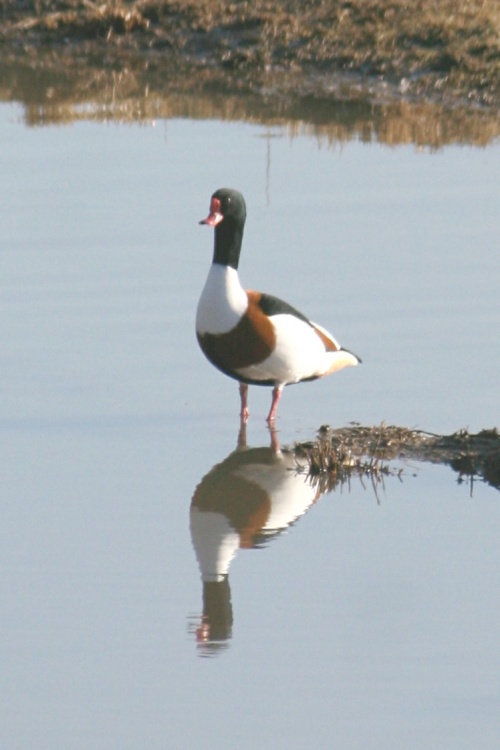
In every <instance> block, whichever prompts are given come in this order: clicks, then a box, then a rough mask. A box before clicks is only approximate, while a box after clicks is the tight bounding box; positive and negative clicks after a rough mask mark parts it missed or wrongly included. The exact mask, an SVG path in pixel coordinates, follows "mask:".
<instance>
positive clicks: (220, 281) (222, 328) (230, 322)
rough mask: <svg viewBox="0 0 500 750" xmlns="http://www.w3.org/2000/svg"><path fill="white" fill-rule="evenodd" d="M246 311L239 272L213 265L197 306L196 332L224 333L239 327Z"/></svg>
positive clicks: (245, 300) (246, 298)
mask: <svg viewBox="0 0 500 750" xmlns="http://www.w3.org/2000/svg"><path fill="white" fill-rule="evenodd" d="M247 307H248V297H247V294H246V292H245V290H244V289H243V287H242V286H241V284H240V280H239V278H238V272H237V271H236V270H235V269H234V268H230V267H229V266H221V265H219V264H217V263H214V264H213V265H212V266H211V267H210V271H209V272H208V276H207V280H206V282H205V286H204V288H203V291H202V293H201V297H200V301H199V302H198V309H197V311H196V332H197V333H199V334H201V335H203V334H204V333H227V331H230V330H231V329H232V328H234V327H235V326H236V325H237V324H238V322H239V320H240V318H241V316H242V315H243V314H244V313H245V311H246V309H247Z"/></svg>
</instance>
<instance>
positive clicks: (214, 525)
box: [190, 424, 321, 656]
mask: <svg viewBox="0 0 500 750" xmlns="http://www.w3.org/2000/svg"><path fill="white" fill-rule="evenodd" d="M298 469H299V465H298V462H297V459H296V457H295V455H294V454H293V453H292V452H287V451H283V452H282V451H281V449H280V446H279V443H278V438H277V435H276V432H275V430H274V429H271V430H270V446H269V447H262V448H248V447H247V445H246V426H245V425H244V424H242V425H241V427H240V433H239V436H238V445H237V448H236V450H234V451H233V452H232V453H230V454H229V456H227V458H225V459H224V460H223V461H222V462H221V463H219V464H216V465H215V466H214V467H213V469H211V471H209V472H208V474H206V476H204V477H203V479H202V480H201V482H200V483H199V485H198V486H197V487H196V490H195V492H194V495H193V498H192V501H191V509H190V527H191V539H192V543H193V547H194V550H195V553H196V557H197V560H198V566H199V569H200V573H201V580H202V583H203V614H202V616H201V622H199V624H198V625H197V626H196V628H195V630H196V640H197V643H198V647H199V653H200V655H201V656H210V655H215V654H217V653H219V652H220V651H221V650H223V649H224V648H227V646H228V642H229V640H230V639H231V637H232V627H233V608H232V603H231V589H230V585H229V567H230V565H231V562H232V560H233V559H234V557H235V555H236V553H237V551H238V550H239V549H241V548H243V549H251V548H256V547H260V546H262V545H263V544H265V543H266V542H267V541H268V540H270V539H272V538H274V537H276V536H278V535H279V534H280V533H281V532H283V531H284V530H285V529H287V528H288V527H289V526H290V525H291V524H292V523H293V522H294V521H296V520H297V519H298V518H299V517H300V516H301V515H303V514H304V513H305V512H306V510H307V509H308V508H309V507H310V505H312V504H313V503H314V502H315V501H316V500H317V499H318V497H319V496H320V494H321V493H320V492H319V491H318V489H317V488H315V487H313V486H311V483H310V482H309V481H308V479H307V477H306V475H305V474H302V473H299V471H298Z"/></svg>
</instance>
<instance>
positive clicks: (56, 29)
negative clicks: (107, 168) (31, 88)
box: [0, 0, 500, 106]
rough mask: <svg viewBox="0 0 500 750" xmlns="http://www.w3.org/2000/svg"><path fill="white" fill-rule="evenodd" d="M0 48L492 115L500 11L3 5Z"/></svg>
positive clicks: (59, 1)
mask: <svg viewBox="0 0 500 750" xmlns="http://www.w3.org/2000/svg"><path fill="white" fill-rule="evenodd" d="M0 38H2V39H3V41H4V43H8V44H9V45H10V46H11V47H12V45H14V47H15V46H16V45H17V48H18V49H20V48H23V49H24V50H27V49H29V48H30V47H33V46H35V47H38V48H39V47H42V46H45V47H46V46H47V45H50V46H51V48H52V49H53V50H55V49H57V48H61V47H64V48H65V49H66V51H68V49H70V48H72V49H73V50H74V52H75V53H78V54H81V53H82V52H84V53H87V54H89V55H96V54H97V53H98V52H99V53H101V54H106V56H107V59H108V60H109V61H110V62H113V63H114V64H116V63H117V61H119V60H120V58H121V59H122V61H123V59H124V57H123V56H124V55H125V56H126V55H130V54H132V53H135V54H140V55H142V56H143V57H144V55H148V56H149V57H151V58H155V56H158V55H161V57H162V58H163V59H165V58H166V57H169V56H170V57H173V56H176V57H177V58H181V59H182V60H183V61H185V62H189V64H190V65H191V66H193V67H194V69H196V70H198V71H199V70H201V69H207V68H209V69H210V68H212V69H217V70H219V71H223V72H224V73H225V77H224V84H225V85H226V86H227V87H232V89H233V90H238V91H245V92H246V93H249V92H254V93H255V92H261V91H262V89H263V88H264V89H267V90H269V91H273V90H274V91H278V92H282V93H289V92H290V91H299V93H301V94H304V93H307V92H308V93H309V94H310V95H312V96H315V97H321V96H326V95H327V94H328V92H329V91H330V90H331V87H332V85H333V87H334V88H335V87H336V86H338V76H341V77H343V83H344V86H345V87H346V89H347V88H348V86H349V83H350V82H352V81H353V80H355V81H356V83H359V81H360V80H363V81H364V82H365V83H366V85H367V87H368V88H370V85H371V86H372V87H373V86H374V91H372V94H373V95H374V96H382V95H384V94H387V87H389V88H390V89H391V94H394V93H395V92H396V93H398V94H399V95H400V96H401V95H404V96H405V97H425V98H427V99H429V98H431V99H433V100H436V101H448V102H451V101H455V102H456V101H467V102H474V103H477V104H482V105H490V106H498V105H499V104H500V3H499V2H498V0H377V2H367V0H337V1H335V0H307V1H303V2H298V0H282V1H281V2H268V1H266V0H253V1H252V2H249V1H248V0H243V1H240V2H236V1H235V2H227V1H226V2H221V1H220V0H176V1H175V2H174V1H171V0H135V2H125V1H122V0H114V1H108V2H102V3H101V2H98V1H97V2H94V0H24V2H23V1H22V0H19V1H18V2H8V1H7V0H3V2H1V3H0ZM332 76H333V77H337V78H336V79H335V81H336V82H335V81H333V84H332Z"/></svg>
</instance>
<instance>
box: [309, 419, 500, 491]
mask: <svg viewBox="0 0 500 750" xmlns="http://www.w3.org/2000/svg"><path fill="white" fill-rule="evenodd" d="M295 452H296V455H297V456H298V457H300V458H304V457H305V458H306V459H307V462H308V466H309V476H310V477H311V478H312V479H313V480H314V481H317V482H318V483H319V484H320V488H321V490H323V491H324V490H327V489H333V488H334V487H336V486H338V485H339V484H344V483H346V482H348V481H350V480H351V478H352V477H353V476H357V477H360V478H369V479H370V481H371V482H372V484H373V485H374V486H375V487H376V486H377V485H378V484H379V483H381V482H382V481H383V479H384V477H386V476H388V475H391V474H396V475H398V476H401V474H402V463H401V462H402V461H403V462H405V461H407V460H411V461H413V462H415V461H420V462H429V463H434V464H444V465H447V466H450V467H451V468H452V469H453V470H454V471H455V472H456V473H457V474H458V481H459V482H463V481H469V482H471V483H472V481H473V480H474V479H480V480H482V481H485V482H487V483H488V484H490V485H492V486H493V487H496V488H497V489H500V434H499V432H498V430H496V429H491V430H482V431H481V432H479V433H477V434H470V433H469V432H468V431H467V430H460V431H459V432H456V433H454V434H453V435H435V434H432V433H429V432H424V431H422V430H411V429H408V428H406V427H395V426H389V425H386V424H382V425H379V426H378V427H362V426H359V425H355V426H350V427H344V428H341V429H336V430H331V429H329V428H328V427H323V428H322V429H321V430H320V432H319V436H318V439H317V440H316V441H314V442H310V443H299V444H298V445H296V446H295Z"/></svg>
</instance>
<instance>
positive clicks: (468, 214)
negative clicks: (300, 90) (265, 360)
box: [0, 106, 500, 750]
mask: <svg viewBox="0 0 500 750" xmlns="http://www.w3.org/2000/svg"><path fill="white" fill-rule="evenodd" d="M19 120H20V110H19V109H17V108H16V107H13V106H2V108H1V110H0V137H1V143H2V148H1V176H0V181H1V187H2V196H3V201H2V202H3V212H2V214H3V218H2V235H1V274H0V300H1V306H2V314H1V316H0V336H1V341H2V355H1V356H2V366H1V370H0V372H1V374H0V383H1V387H0V432H1V441H2V458H1V464H2V489H3V493H2V495H3V501H2V504H1V509H2V510H1V523H0V529H1V531H0V534H1V542H0V565H1V571H2V572H1V577H0V582H1V589H2V596H1V601H2V615H1V616H0V633H1V637H0V644H1V647H0V648H1V660H2V677H1V678H0V694H1V696H2V705H3V706H4V712H3V713H4V716H3V720H2V722H1V723H0V737H1V745H2V747H5V748H14V747H16V748H17V747H40V748H42V747H46V748H51V750H54V749H56V750H57V748H80V747H81V748H92V749H94V748H101V747H102V748H106V749H107V750H109V748H120V750H122V749H123V748H137V747H145V746H147V747H151V748H163V747H175V748H188V747H193V746H194V745H195V744H198V745H201V746H203V747H207V748H215V747H217V748H231V747H234V746H236V745H238V746H240V747H243V748H250V747H257V746H258V747H262V748H268V747H269V748H271V747H281V746H286V747H291V748H303V747H305V746H306V745H307V746H314V747H318V748H323V747H324V748H326V747H332V746H334V745H338V746H339V747H342V748H346V749H350V748H353V749H354V748H358V747H363V748H367V749H369V750H376V749H377V750H378V748H381V747H387V746H392V747H401V746H405V747H407V748H420V747H426V748H431V749H432V748H436V750H437V748H439V750H442V749H443V748H445V749H446V748H453V749H454V750H456V748H464V749H465V748H470V747H473V746H474V747H476V746H477V745H478V741H479V742H480V745H481V748H487V749H489V748H492V749H493V748H496V746H497V742H498V734H499V730H500V722H499V719H498V717H499V716H500V712H499V710H498V709H499V702H500V684H499V679H498V673H499V669H498V667H499V656H500V649H499V645H500V644H499V637H498V632H497V627H496V623H497V622H498V617H499V614H500V612H499V605H498V602H497V599H496V597H495V592H496V591H497V590H498V585H499V582H500V581H499V574H498V570H499V565H498V563H499V554H498V545H497V539H498V533H499V527H500V510H499V506H498V491H497V490H495V489H493V488H490V487H487V486H486V485H483V484H480V483H476V485H475V486H474V487H473V492H472V497H471V492H470V488H469V487H468V486H466V485H457V484H456V481H455V477H454V475H453V474H452V472H451V471H450V470H449V469H447V468H443V467H434V468H432V467H429V466H421V465H410V466H407V467H405V471H404V474H403V481H402V482H400V481H399V480H397V479H395V478H392V479H388V480H387V481H386V483H385V489H384V488H379V491H378V499H377V496H376V494H375V492H374V490H373V488H372V487H371V486H370V485H368V486H363V485H362V484H361V483H360V482H359V481H355V482H353V483H352V485H351V487H350V488H347V487H344V489H343V491H342V492H335V493H332V494H330V495H328V496H324V497H322V498H317V497H316V493H315V492H314V491H312V490H311V488H310V487H308V486H306V485H304V482H303V479H302V478H301V477H296V476H295V475H293V479H292V478H291V474H290V472H287V471H286V467H287V463H286V461H287V459H286V455H285V457H284V458H283V461H282V462H280V461H279V459H278V460H275V459H273V458H272V457H270V455H269V452H268V451H267V447H268V446H269V434H268V432H267V429H266V426H265V423H264V417H265V415H266V413H267V411H268V408H269V400H270V393H269V392H268V391H267V390H266V389H257V388H253V389H251V390H250V408H251V412H252V416H251V420H250V423H249V425H248V430H247V433H248V434H247V441H248V446H249V448H250V449H253V448H258V449H261V450H258V451H254V452H252V450H248V451H247V452H244V451H243V452H242V451H240V452H237V453H236V454H233V451H234V450H235V448H236V445H237V439H238V419H237V413H238V394H237V387H236V384H235V383H234V382H233V381H230V380H229V379H226V378H224V377H223V376H222V375H220V374H219V373H218V372H217V371H215V370H214V369H213V368H211V367H210V365H209V364H208V363H207V362H205V361H204V359H203V357H202V355H201V353H200V352H199V351H198V348H197V344H196V340H195V337H194V333H193V320H194V312H195V309H196V303H197V299H198V296H199V294H200V291H201V288H202V285H203V282H204V279H205V276H206V273H207V271H208V266H209V262H210V258H211V248H212V241H213V237H212V232H211V230H209V229H208V228H206V227H200V226H198V224H197V222H198V220H199V219H201V218H202V217H204V216H205V215H206V213H207V209H208V202H209V198H210V195H211V193H212V192H213V190H214V189H216V188H217V187H221V186H223V185H229V186H234V187H237V188H239V189H240V190H241V191H242V192H243V193H244V195H245V197H246V199H247V204H248V222H247V228H246V233H245V239H244V248H243V254H242V261H241V266H240V271H241V277H242V280H243V282H244V283H245V284H246V285H247V286H249V287H254V288H260V289H261V290H263V291H270V292H272V293H274V294H277V295H279V296H281V297H283V298H285V299H287V300H288V301H290V302H291V303H292V304H294V305H295V306H297V307H298V308H299V309H301V310H303V311H304V312H306V313H307V314H308V315H310V316H311V317H312V318H313V319H315V320H317V321H318V322H320V323H321V324H323V325H324V326H326V327H327V328H329V329H331V331H332V333H334V335H335V336H337V337H338V338H339V339H340V341H341V342H342V343H343V344H344V345H345V346H347V347H349V348H351V349H352V350H354V351H355V352H356V353H358V354H359V355H360V356H361V357H362V358H363V365H362V366H360V367H358V368H356V369H349V370H345V371H343V372H341V373H339V374H337V375H334V376H332V377H331V378H328V379H325V380H324V381H319V382H317V383H311V384H304V385H300V386H296V387H293V388H288V389H286V391H285V393H284V396H283V399H282V402H281V404H280V411H279V418H278V424H277V427H278V437H279V440H280V442H281V444H282V445H286V444H290V443H292V442H293V441H294V440H296V439H310V438H312V437H313V436H314V434H315V430H316V429H317V428H318V427H319V426H320V425H321V424H324V423H330V424H332V425H334V426H340V425H344V424H346V423H348V422H349V421H351V420H355V421H358V422H360V423H362V424H378V423H379V422H381V421H382V420H386V421H387V422H389V423H393V424H400V425H404V426H410V427H413V426H416V427H420V428H422V429H426V430H432V431H435V432H438V433H447V432H451V431H454V430H456V429H459V428H461V427H469V428H470V429H471V430H474V431H475V430H479V429H482V428H485V427H492V426H498V424H499V417H498V411H499V410H498V406H499V398H498V375H499V370H500V367H499V365H500V354H499V350H498V347H497V345H496V342H497V339H498V334H497V332H498V329H499V323H500V310H499V305H498V288H499V285H500V273H499V262H498V253H497V247H498V241H497V238H498V236H499V229H500V219H499V216H498V198H499V188H498V174H499V169H500V149H499V148H498V145H491V146H489V147H488V148H485V149H478V148H470V147H458V146H453V147H447V148H443V149H442V150H440V151H438V152H428V151H425V150H424V151H421V150H417V149H415V148H414V147H412V146H400V147H398V148H389V147H387V146H381V145H378V144H376V143H371V144H366V143H360V142H358V141H352V142H349V143H346V144H343V145H342V147H340V146H335V145H328V143H327V142H326V141H323V140H319V141H318V140H317V139H314V138H312V137H309V136H306V135H298V136H296V137H293V138H291V137H290V136H288V135H286V133H284V131H282V130H280V129H278V128H275V129H270V128H269V127H267V128H264V127H261V126H258V125H248V124H247V125H244V124H234V123H232V124H231V123H221V122H217V121H215V122H214V121H212V122H209V121H196V122H195V121H189V120H169V121H168V122H162V121H159V122H157V123H156V127H152V126H151V127H149V126H139V125H133V124H131V125H127V126H123V125H122V126H119V125H114V124H108V125H103V124H92V123H85V122H82V123H77V124H75V125H73V126H71V127H69V126H66V127H47V128H26V127H25V126H24V125H23V124H22V123H21V122H19ZM231 454H233V455H231ZM226 459H227V463H226V464H224V466H223V468H222V469H220V468H219V469H215V470H214V472H215V476H216V479H217V481H218V482H219V485H218V489H217V492H216V493H215V499H214V496H213V495H210V492H208V494H206V488H207V483H208V486H209V487H210V482H211V479H210V477H213V476H214V474H213V473H212V474H211V472H212V469H213V467H214V466H218V465H220V464H223V463H224V462H225V461H226ZM227 466H229V469H230V470H231V471H235V473H233V474H231V473H229V475H228V474H227V471H226V468H227ZM263 477H264V478H265V481H263ZM242 484H244V485H245V487H246V488H247V490H248V493H249V495H248V496H249V498H251V499H252V501H253V502H254V503H255V508H254V513H253V515H252V514H251V513H250V514H248V513H247V511H248V508H246V505H245V507H243V508H242V510H241V513H240V515H239V516H238V518H237V520H235V516H234V513H235V512H236V511H234V503H235V502H236V501H235V499H234V493H235V487H237V486H240V485H242ZM197 488H198V489H197ZM248 488H249V489H248ZM313 489H314V488H313ZM195 492H196V493H197V494H196V495H195ZM231 493H233V494H231ZM200 495H201V496H202V498H204V500H203V502H204V503H205V505H204V511H205V513H206V514H207V513H208V512H210V513H213V515H212V516H210V517H208V516H207V515H205V517H203V518H201V521H202V522H206V524H205V525H207V524H208V526H209V527H210V529H212V531H213V529H214V528H215V530H216V534H215V538H216V535H217V533H218V534H219V538H220V536H221V531H220V530H221V529H223V530H225V531H224V533H225V536H224V539H225V542H226V547H225V549H226V557H225V558H224V564H225V566H226V568H225V570H226V571H227V572H228V579H227V582H226V584H225V585H226V588H225V590H224V591H223V592H222V594H221V596H223V597H225V599H224V601H225V605H224V606H225V610H224V611H225V612H226V614H227V618H226V621H225V623H222V625H221V627H222V628H223V634H222V636H221V637H220V639H219V640H218V641H217V642H215V641H214V642H213V643H210V642H208V643H207V642H206V641H203V640H199V639H200V633H201V636H203V623H202V617H201V615H202V610H203V583H202V581H201V574H200V569H199V560H198V559H197V556H196V554H195V550H194V549H193V546H192V535H193V539H194V541H195V542H196V538H197V532H196V530H195V529H194V527H193V515H196V514H197V513H198V518H197V520H198V521H199V520H200V518H199V513H200V511H199V510H198V511H197V510H196V504H197V502H198V501H197V500H196V498H198V499H199V497H200ZM194 497H195V499H194V500H193V498H194ZM239 497H240V499H241V496H239ZM207 498H208V499H207ZM288 499H289V500H290V502H289V503H287V501H288ZM215 500H216V501H217V502H215ZM217 503H218V504H217ZM192 505H193V507H191V506H192ZM242 505H243V504H242ZM228 508H229V511H228ZM231 509H233V510H231ZM231 512H232V513H233V517H232V520H231V522H228V520H227V517H228V513H229V515H230V514H231ZM245 513H246V515H245ZM266 514H267V515H266ZM266 518H267V519H268V520H267V522H265V523H264V531H262V519H266ZM290 522H293V523H292V525H291V526H290V527H288V524H289V523H290ZM266 523H267V526H266ZM259 524H260V525H259ZM202 526H203V524H202ZM287 527H288V528H287ZM259 529H260V532H259ZM226 532H227V533H226ZM252 533H253V536H252ZM199 535H200V534H199V532H198V537H199ZM201 536H202V538H203V540H204V542H203V543H204V544H205V545H208V548H210V544H211V543H212V542H213V539H214V536H213V535H212V536H210V534H207V533H204V532H202V533H201ZM211 540H212V541H211ZM252 540H253V541H255V540H257V541H258V542H259V546H258V548H257V549H251V548H250V549H247V548H241V549H240V548H239V547H240V546H241V547H251V545H252ZM231 545H232V546H231ZM228 550H229V551H228ZM205 551H206V550H205ZM209 552H210V549H209ZM213 553H214V547H213V546H212V548H211V552H210V554H213ZM203 554H204V553H203V552H201V553H200V549H198V556H199V557H200V555H201V557H200V561H201V559H202V557H203ZM207 554H208V553H207ZM202 567H203V566H202ZM197 633H198V640H197ZM27 717H29V721H28V720H27Z"/></svg>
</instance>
